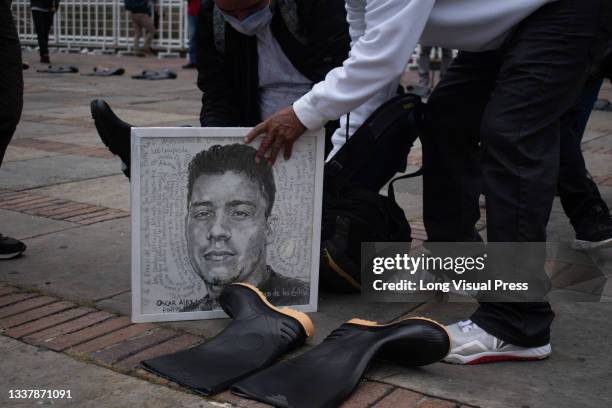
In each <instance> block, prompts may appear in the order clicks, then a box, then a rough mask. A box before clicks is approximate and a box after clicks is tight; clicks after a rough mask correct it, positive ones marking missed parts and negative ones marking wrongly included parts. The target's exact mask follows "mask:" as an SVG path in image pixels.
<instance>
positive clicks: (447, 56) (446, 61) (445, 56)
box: [440, 47, 453, 78]
mask: <svg viewBox="0 0 612 408" xmlns="http://www.w3.org/2000/svg"><path fill="white" fill-rule="evenodd" d="M441 49H442V63H441V64H440V78H442V77H443V76H444V74H445V73H446V70H447V69H448V66H449V65H450V63H451V61H452V60H453V50H452V49H450V48H444V47H442V48H441Z"/></svg>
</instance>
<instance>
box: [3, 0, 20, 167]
mask: <svg viewBox="0 0 612 408" xmlns="http://www.w3.org/2000/svg"><path fill="white" fill-rule="evenodd" d="M22 107H23V68H22V66H21V47H20V45H19V37H18V36H17V29H16V27H15V22H14V21H13V15H12V13H11V9H10V8H9V5H8V2H7V1H6V0H0V165H2V159H3V158H4V153H5V152H6V148H7V146H8V144H9V142H10V141H11V138H12V137H13V133H15V129H16V128H17V124H18V123H19V118H20V117H21V109H22Z"/></svg>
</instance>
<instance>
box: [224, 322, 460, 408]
mask: <svg viewBox="0 0 612 408" xmlns="http://www.w3.org/2000/svg"><path fill="white" fill-rule="evenodd" d="M450 344H451V343H450V338H449V335H448V332H447V331H446V328H445V327H444V326H442V325H441V324H439V323H437V322H434V321H433V320H429V319H425V318H408V319H405V320H400V321H397V322H394V323H391V324H387V325H379V324H377V323H375V322H368V321H365V320H360V319H353V320H349V321H348V322H346V323H344V324H343V325H342V326H340V327H339V328H338V329H336V330H334V331H333V332H332V333H331V334H330V335H329V336H327V338H326V339H325V340H324V341H323V342H322V343H321V344H319V345H318V346H316V347H314V348H313V349H311V350H309V351H307V352H305V353H304V354H301V355H299V356H298V357H296V358H293V359H291V360H287V361H283V362H280V363H278V364H276V365H274V366H272V367H270V368H268V369H266V370H263V371H261V372H259V373H257V374H254V375H252V376H250V377H248V378H246V379H244V380H242V381H240V382H238V383H236V384H235V385H234V386H232V392H233V393H234V394H236V395H239V396H241V397H246V398H251V399H255V400H258V401H262V402H264V403H267V404H271V405H274V406H275V407H291V408H327V407H338V406H340V405H341V404H342V401H344V400H345V399H347V398H348V397H349V396H350V395H351V393H352V392H353V390H354V389H355V387H357V385H358V384H359V381H360V380H361V377H362V376H363V373H364V372H365V370H366V368H367V367H368V365H369V364H370V362H371V361H372V360H373V359H374V358H375V357H379V358H384V359H385V360H389V361H393V362H396V363H400V364H403V365H407V366H421V365H425V364H430V363H434V362H436V361H440V360H442V359H443V358H444V357H445V356H446V355H447V354H448V352H449V350H450Z"/></svg>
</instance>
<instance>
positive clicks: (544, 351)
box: [442, 320, 552, 364]
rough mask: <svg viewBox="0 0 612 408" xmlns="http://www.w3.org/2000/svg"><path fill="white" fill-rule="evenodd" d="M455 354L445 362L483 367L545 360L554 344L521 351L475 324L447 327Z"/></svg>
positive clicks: (466, 322) (460, 323)
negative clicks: (498, 362) (507, 362)
mask: <svg viewBox="0 0 612 408" xmlns="http://www.w3.org/2000/svg"><path fill="white" fill-rule="evenodd" d="M447 329H448V331H449V333H450V337H451V351H450V353H448V355H447V356H446V357H445V358H444V360H442V361H444V362H446V363H451V364H481V363H491V362H495V361H530V360H542V359H544V358H546V357H548V356H549V355H550V353H551V351H552V350H551V348H550V343H549V344H546V345H545V346H541V347H519V346H515V345H513V344H510V343H506V342H505V341H503V340H500V339H498V338H497V337H495V336H493V335H491V334H489V333H487V332H486V331H484V330H483V329H481V328H480V327H478V325H477V324H476V323H474V322H472V321H471V320H466V321H462V322H459V323H455V324H451V325H450V326H447Z"/></svg>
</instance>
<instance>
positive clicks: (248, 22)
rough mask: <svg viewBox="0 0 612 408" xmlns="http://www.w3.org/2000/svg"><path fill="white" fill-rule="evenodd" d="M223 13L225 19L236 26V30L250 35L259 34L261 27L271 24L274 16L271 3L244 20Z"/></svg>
mask: <svg viewBox="0 0 612 408" xmlns="http://www.w3.org/2000/svg"><path fill="white" fill-rule="evenodd" d="M222 14H223V18H225V21H227V22H228V24H229V25H231V26H232V27H233V28H234V30H236V31H238V32H239V33H242V34H244V35H248V36H253V35H255V34H257V33H258V32H259V31H260V30H261V29H263V28H264V27H266V26H267V25H268V24H270V22H271V21H272V17H273V16H274V14H272V9H271V8H270V6H269V5H267V6H266V7H264V8H262V9H261V10H259V11H257V12H255V13H253V14H251V15H250V16H248V17H247V18H245V19H244V20H242V21H240V20H238V19H237V18H236V17H233V16H230V15H227V14H225V13H223V12H222Z"/></svg>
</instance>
